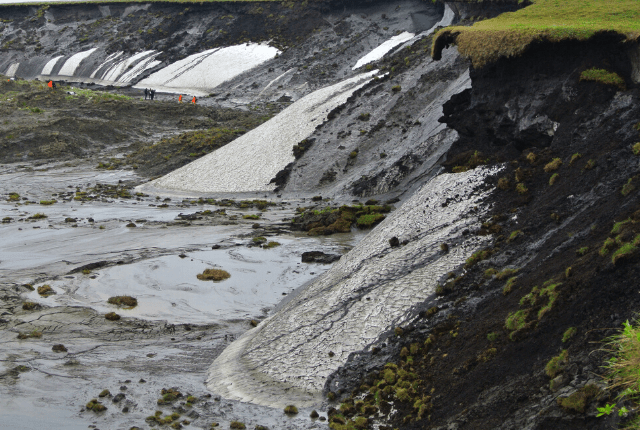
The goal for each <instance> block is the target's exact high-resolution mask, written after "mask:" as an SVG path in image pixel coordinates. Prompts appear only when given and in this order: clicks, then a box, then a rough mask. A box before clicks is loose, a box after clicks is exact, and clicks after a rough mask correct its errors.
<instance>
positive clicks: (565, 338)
mask: <svg viewBox="0 0 640 430" xmlns="http://www.w3.org/2000/svg"><path fill="white" fill-rule="evenodd" d="M577 332H578V329H576V328H575V327H569V328H568V329H567V330H565V332H564V333H563V334H562V343H565V342H567V341H569V339H571V338H572V337H573V336H575V335H576V333H577Z"/></svg>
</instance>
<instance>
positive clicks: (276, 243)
mask: <svg viewBox="0 0 640 430" xmlns="http://www.w3.org/2000/svg"><path fill="white" fill-rule="evenodd" d="M276 246H280V242H269V243H266V244H264V245H262V247H263V248H264V249H269V248H275V247H276Z"/></svg>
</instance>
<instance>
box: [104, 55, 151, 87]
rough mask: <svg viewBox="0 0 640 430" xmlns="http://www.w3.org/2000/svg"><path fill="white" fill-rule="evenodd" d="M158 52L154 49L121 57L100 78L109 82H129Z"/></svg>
mask: <svg viewBox="0 0 640 430" xmlns="http://www.w3.org/2000/svg"><path fill="white" fill-rule="evenodd" d="M159 54H160V53H159V52H156V51H144V52H138V53H137V54H135V55H133V56H132V57H129V58H126V59H123V60H121V61H119V62H118V63H116V64H115V65H113V66H112V67H111V68H110V69H109V70H107V72H105V73H104V74H103V75H102V77H101V79H102V80H104V81H111V82H129V81H130V80H131V79H133V78H134V77H136V76H137V75H138V74H140V73H142V72H143V71H144V70H145V69H146V67H147V65H148V64H149V63H150V62H152V61H153V59H154V58H155V57H157V56H158V55H159Z"/></svg>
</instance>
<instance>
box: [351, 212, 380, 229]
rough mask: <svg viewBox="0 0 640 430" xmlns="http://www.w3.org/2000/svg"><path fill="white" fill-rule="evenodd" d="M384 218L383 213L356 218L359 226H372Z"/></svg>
mask: <svg viewBox="0 0 640 430" xmlns="http://www.w3.org/2000/svg"><path fill="white" fill-rule="evenodd" d="M384 218H385V216H384V215H382V214H368V215H361V216H360V217H358V219H357V220H356V224H357V226H358V227H359V228H371V227H373V226H374V225H376V224H378V223H379V222H380V221H382V220H383V219H384Z"/></svg>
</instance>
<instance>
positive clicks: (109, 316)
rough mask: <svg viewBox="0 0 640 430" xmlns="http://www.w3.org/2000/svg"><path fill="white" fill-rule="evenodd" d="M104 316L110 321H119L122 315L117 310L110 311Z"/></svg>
mask: <svg viewBox="0 0 640 430" xmlns="http://www.w3.org/2000/svg"><path fill="white" fill-rule="evenodd" d="M104 317H105V319H107V320H109V321H118V320H119V319H120V315H118V314H117V313H115V312H109V313H108V314H105V315H104Z"/></svg>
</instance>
